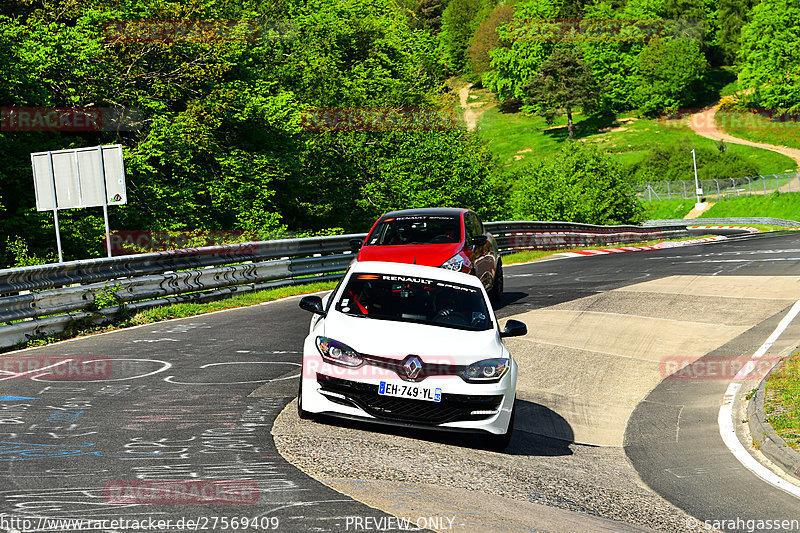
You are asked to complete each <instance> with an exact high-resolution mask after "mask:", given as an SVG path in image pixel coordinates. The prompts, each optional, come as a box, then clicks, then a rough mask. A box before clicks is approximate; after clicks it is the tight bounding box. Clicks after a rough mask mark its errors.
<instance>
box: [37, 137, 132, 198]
mask: <svg viewBox="0 0 800 533" xmlns="http://www.w3.org/2000/svg"><path fill="white" fill-rule="evenodd" d="M101 157H102V167H101V163H100V162H101ZM31 164H32V166H33V186H34V190H35V192H36V209H37V210H38V211H52V210H53V209H54V205H53V201H54V200H55V206H57V207H58V209H78V208H82V207H98V206H102V205H122V204H126V203H128V196H127V191H126V188H125V165H124V163H123V161H122V145H119V144H113V145H107V146H94V147H91V148H76V149H70V150H56V151H52V152H36V153H33V154H31ZM51 164H52V170H51ZM101 169H102V170H101ZM54 181H55V192H56V194H55V198H54V196H53V182H54Z"/></svg>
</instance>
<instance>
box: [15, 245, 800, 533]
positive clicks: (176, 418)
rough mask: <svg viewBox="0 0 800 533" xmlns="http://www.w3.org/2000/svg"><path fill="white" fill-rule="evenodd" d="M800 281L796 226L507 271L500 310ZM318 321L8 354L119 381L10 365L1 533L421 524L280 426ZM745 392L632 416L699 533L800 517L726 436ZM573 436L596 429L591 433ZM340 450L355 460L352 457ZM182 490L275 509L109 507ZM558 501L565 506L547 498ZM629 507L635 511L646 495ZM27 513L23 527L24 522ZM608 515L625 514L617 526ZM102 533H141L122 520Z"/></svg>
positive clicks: (172, 327) (745, 337) (647, 466)
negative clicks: (341, 487)
mask: <svg viewBox="0 0 800 533" xmlns="http://www.w3.org/2000/svg"><path fill="white" fill-rule="evenodd" d="M799 272H800V235H798V234H796V233H788V232H787V233H781V234H779V233H772V234H759V235H754V236H747V237H742V238H730V239H728V240H726V241H722V242H718V243H712V244H708V245H697V246H687V247H682V248H673V249H666V250H658V251H643V252H632V253H620V254H609V255H602V256H592V257H580V258H568V259H552V260H547V261H540V262H535V263H531V264H527V265H520V266H514V267H509V268H507V269H506V282H505V285H506V288H505V290H506V294H505V297H504V300H503V304H502V306H500V308H499V309H498V315H499V317H500V318H501V319H504V318H507V317H510V316H517V315H522V314H525V313H530V312H532V311H534V312H536V311H539V310H543V309H546V308H551V307H554V306H558V305H559V304H565V305H569V304H570V303H571V302H575V301H578V300H580V299H584V298H593V297H597V296H598V295H600V296H602V295H603V294H605V293H608V292H609V291H617V290H620V291H624V290H625V288H626V287H629V286H631V285H635V284H647V283H651V282H661V281H663V280H670V279H676V280H680V279H683V278H681V277H682V276H694V277H696V276H701V277H712V276H713V277H723V278H727V277H730V280H734V278H735V279H753V278H752V277H754V276H757V277H763V278H764V279H765V280H766V279H767V278H769V277H773V276H775V277H780V278H781V279H784V280H786V279H788V278H790V277H792V276H794V277H797V276H798V273H799ZM723 281H725V279H723ZM676 283H677V282H676ZM637 286H639V285H637ZM642 286H645V285H642ZM643 290H644V289H643ZM615 294H617V293H615ZM746 297H748V298H755V297H753V296H746ZM797 299H800V297H798V298H794V299H793V300H797ZM785 300H786V301H784V297H783V296H782V295H780V294H778V295H773V296H772V300H770V302H771V303H770V304H769V305H767V304H764V307H763V309H762V312H763V316H762V315H758V322H757V323H755V325H752V326H751V325H749V323H747V324H748V325H746V326H745V325H742V324H745V323H746V322H744V321H741V322H737V324H739V325H738V326H736V327H738V328H739V329H735V328H734V327H733V326H731V331H734V332H735V333H737V334H736V335H735V336H734V337H732V338H730V339H729V340H727V341H726V342H724V343H722V344H721V345H719V346H718V347H716V348H715V349H714V350H713V351H712V352H710V353H709V354H707V355H705V357H717V358H719V357H729V356H741V355H748V356H749V355H750V354H752V353H753V352H754V351H755V350H756V349H757V348H758V347H759V346H760V345H761V344H762V343H763V342H764V340H765V339H766V338H767V337H768V336H769V335H770V333H771V332H772V331H773V330H774V329H775V327H776V324H777V323H778V322H779V321H780V320H781V318H782V317H783V316H784V315H785V314H786V312H787V310H788V308H789V307H791V303H792V302H791V301H790V300H792V295H787V296H786V298H785ZM754 301H755V299H754ZM758 301H759V302H761V301H762V300H758ZM764 301H766V300H764ZM786 302H789V303H788V304H787V303H786ZM701 311H702V310H701ZM745 314H746V311H745ZM309 318H310V316H309V314H308V313H307V312H305V311H302V310H300V309H299V308H298V307H297V299H289V300H285V301H279V302H275V303H270V304H264V305H259V306H254V307H250V308H244V309H238V310H233V311H225V312H219V313H214V314H209V315H202V316H197V317H193V318H188V319H181V320H175V321H169V322H164V323H160V324H153V325H149V326H142V327H139V328H133V329H128V330H122V331H117V332H112V333H108V334H103V335H98V336H93V337H87V338H82V339H77V340H73V341H68V342H64V343H60V344H55V345H51V346H46V347H42V348H37V349H32V350H27V351H25V352H16V353H11V354H5V355H3V356H2V357H0V362H6V361H15V360H17V359H19V358H21V357H23V356H24V357H25V358H28V359H30V358H33V359H37V360H41V361H45V360H46V359H47V356H71V357H74V358H76V359H84V360H85V359H86V358H89V359H91V358H97V359H98V360H101V359H102V360H103V361H105V362H107V363H108V364H109V365H110V366H109V369H110V373H109V374H108V375H105V376H103V377H102V378H101V379H95V380H91V379H90V380H83V379H71V380H64V379H47V378H37V377H36V376H37V374H36V373H29V374H27V375H14V374H11V373H9V370H8V367H7V366H3V367H2V369H3V370H4V371H5V373H4V374H0V381H2V388H1V389H0V433H2V434H0V478H1V481H0V513H1V515H0V531H15V530H16V531H57V530H61V531H65V530H68V531H78V530H80V529H79V527H80V526H77V525H73V526H71V527H66V526H63V525H61V526H60V527H61V529H58V528H59V524H57V523H56V522H51V521H47V520H43V519H42V518H41V517H47V518H48V519H53V520H58V519H67V518H87V519H93V520H99V519H109V520H111V519H127V520H138V521H142V520H145V521H146V520H151V519H152V520H155V521H158V520H164V521H166V520H171V523H169V524H166V525H165V527H164V528H162V529H159V530H160V531H185V530H198V531H202V530H207V531H234V530H239V531H255V530H256V529H255V528H253V527H250V528H243V527H241V526H242V524H239V526H240V527H238V528H224V527H222V526H223V524H224V523H225V521H228V522H229V521H230V519H231V518H233V517H245V518H248V519H256V521H257V522H258V524H259V526H260V527H259V529H258V530H259V531H260V530H279V531H320V532H323V531H368V530H369V531H375V530H381V531H402V530H408V527H406V526H407V525H408V524H405V525H404V524H403V523H399V522H398V521H397V520H396V519H395V518H393V517H392V516H391V515H390V514H387V513H386V512H384V511H381V510H379V509H378V508H377V507H379V506H378V505H374V506H369V505H367V504H365V503H361V502H359V501H356V500H355V499H353V498H351V497H349V496H345V495H344V494H342V493H341V492H338V491H337V490H334V489H333V488H330V487H329V486H328V485H326V484H323V483H321V482H319V481H317V480H316V479H314V478H312V477H310V476H309V475H308V474H306V473H305V472H304V471H302V470H300V469H298V468H297V467H296V466H295V465H294V464H292V463H290V462H288V461H287V460H286V459H285V458H284V457H282V456H281V454H279V453H278V450H277V448H276V446H275V443H274V441H273V436H272V433H271V431H272V427H273V423H274V422H275V420H276V418H278V417H279V416H280V415H281V412H282V411H283V410H284V408H285V407H286V406H287V405H289V404H290V402H292V400H293V398H294V396H295V394H296V390H297V380H296V376H297V374H298V368H299V360H300V354H299V350H300V348H301V343H302V339H303V338H304V336H305V334H306V332H307V328H308V321H309ZM740 330H741V333H739V331H740ZM534 333H535V332H534ZM782 338H784V339H786V340H785V341H784V345H785V346H783V348H786V347H787V346H788V344H791V343H794V344H792V346H796V344H797V342H796V341H797V340H798V339H800V327H796V326H795V325H792V326H791V327H790V328H789V329H788V330H787V331H786V333H784V336H783V337H782ZM728 382H729V380H728V381H726V380H672V379H666V380H664V381H662V382H661V383H660V384H658V385H657V386H655V388H653V389H652V390H650V392H649V393H648V394H647V395H646V397H644V398H640V400H642V401H640V402H639V403H638V404H637V405H636V406H635V409H633V412H632V415H630V419H629V421H628V424H627V426H626V427H624V442H623V447H622V448H621V449H622V450H624V454H625V455H627V457H628V460H629V463H630V465H632V467H633V468H635V471H636V472H638V476H640V479H641V481H642V482H644V484H646V486H647V487H649V488H650V489H652V491H655V492H656V493H657V494H658V495H660V497H662V498H663V499H664V500H666V501H667V502H669V503H671V504H673V505H675V506H676V507H677V508H679V509H682V510H683V511H686V512H687V513H688V514H689V515H691V516H693V517H694V518H696V519H697V521H696V523H694V524H689V523H687V524H686V527H687V529H686V530H702V528H701V527H699V526H702V521H704V520H723V519H727V520H730V519H733V520H735V519H737V518H739V519H741V520H742V521H744V520H748V519H750V520H759V519H760V520H766V519H795V520H798V519H800V501H798V500H797V499H796V498H794V497H793V496H791V495H789V494H787V493H785V492H783V491H781V490H779V489H776V488H773V487H772V486H770V485H768V484H766V483H765V482H763V481H761V480H760V479H758V478H757V477H755V476H754V475H753V474H752V473H750V472H749V471H748V470H747V469H745V468H744V467H743V466H742V465H741V464H740V463H739V462H738V460H737V459H736V458H735V457H734V456H733V455H732V454H731V453H730V452H729V451H728V449H727V448H726V447H725V445H724V444H723V442H722V438H721V437H720V433H719V428H718V425H717V416H718V413H719V409H720V405H721V403H722V398H723V395H724V393H725V390H726V387H727V385H728ZM531 412H532V413H533V412H536V411H531ZM287 413H289V411H287ZM556 414H558V413H556ZM284 416H286V415H285V414H284ZM626 416H627V415H626ZM565 418H566V419H567V420H568V421H569V420H570V418H569V417H568V416H566V415H565ZM518 422H519V421H518ZM311 424H316V425H318V426H321V427H324V426H325V424H324V423H313V422H312V423H311ZM356 429H358V430H362V429H363V428H356ZM574 429H575V432H576V433H575V434H576V435H579V429H580V428H578V427H575V428H574ZM348 430H349V429H348V428H347V427H339V428H337V431H345V432H346V431H348ZM354 431H355V430H354ZM376 435H377V436H378V437H379V438H382V436H383V435H391V433H388V434H387V433H381V432H377V433H376ZM528 435H529V434H528V433H526V432H524V431H519V432H515V435H514V441H512V446H511V452H509V453H508V454H505V457H502V456H501V459H505V460H507V461H509V462H513V461H514V460H515V456H514V453H513V452H514V450H519V449H521V448H522V447H525V446H531V447H535V446H539V443H538V442H537V443H527V444H526V442H525V441H524V439H526V438H528ZM425 438H430V437H428V436H426V437H425ZM434 438H435V437H434ZM443 441H444V442H447V439H446V438H443ZM575 441H576V442H574V443H569V442H568V443H567V445H568V447H569V448H573V449H574V448H576V447H579V448H584V447H585V448H586V449H587V450H589V451H591V450H592V449H593V448H591V447H588V446H584V445H583V444H580V442H581V440H580V438H577V437H576V439H575ZM443 449H445V448H443ZM447 449H449V448H447ZM462 449H463V447H462ZM617 449H620V448H619V447H617ZM309 453H312V454H313V453H314V451H313V450H310V451H309ZM317 453H322V452H321V451H320V452H317ZM340 453H341V454H342V456H345V455H346V454H347V453H348V450H347V449H343V450H341V451H340ZM576 455H579V454H576ZM564 456H565V457H564V459H563V470H562V471H561V473H560V474H559V475H560V476H563V479H564V481H565V483H567V482H569V478H570V477H571V475H572V474H571V472H570V464H571V463H570V462H569V461H570V460H571V459H570V457H569V453H566V454H564ZM323 460H324V461H327V462H328V463H330V462H335V461H336V460H337V457H336V456H335V454H326V455H325V457H319V461H323ZM598 468H599V469H602V465H598ZM177 480H199V481H206V482H207V481H210V480H216V481H220V482H222V481H228V482H238V483H245V484H247V486H249V487H251V488H253V489H254V490H255V492H256V496H257V500H258V501H257V503H252V500H247V501H249V502H251V503H247V502H243V503H240V502H238V501H236V502H232V503H226V502H219V503H204V504H198V503H175V502H160V503H159V502H156V503H153V502H151V501H139V500H137V501H133V500H125V501H116V500H113V499H111V500H110V499H109V498H108V494H109V492H108V491H109V486H112V487H113V486H117V485H119V484H123V485H125V484H128V486H131V485H135V484H136V483H146V482H168V481H177ZM553 490H557V489H555V488H554V489H553ZM244 500H246V498H244V499H243V501H244ZM364 500H365V499H364ZM542 501H543V502H544V504H545V505H550V503H548V502H550V500H547V498H544V499H542ZM553 501H555V500H553ZM622 505H629V506H631V507H632V508H633V507H636V506H637V502H636V501H631V502H625V503H623V504H622ZM565 508H566V507H565ZM572 509H573V511H574V512H576V513H578V516H585V517H586V520H587V523H589V521H590V520H594V521H593V522H591V523H592V524H593V526H592V527H591V528H587V529H586V530H605V531H634V530H636V531H644V530H647V528H649V527H652V528H653V529H660V530H672V529H674V528H672V526H670V527H669V528H667V527H666V526H662V525H661V523H660V522H658V523H657V522H655V521H654V522H653V523H649V524H648V523H642V522H643V519H641V518H638V519H636V520H631V521H626V520H624V519H621V518H620V517H617V516H610V515H607V514H606V513H604V512H603V510H602V509H600V508H599V507H598V508H596V509H592V508H590V507H588V506H583V507H581V508H580V509H578V510H577V511H575V509H574V508H572ZM498 512H499V513H501V512H504V511H503V510H502V509H498ZM581 513H582V514H581ZM12 518H14V519H15V520H16V522H13V523H12V522H9V520H10V519H12ZM418 518H424V519H425V520H423V521H422V522H421V525H422V526H425V527H423V529H435V530H448V529H451V527H449V525H448V523H447V522H445V521H443V519H444V518H445V517H444V516H425V517H420V516H415V519H418ZM22 519H27V520H28V522H25V523H22V522H21V521H20V520H22ZM223 519H224V520H225V521H223ZM597 519H603V520H605V519H608V522H607V524H606V525H605V526H602V527H601V526H598V525H597V524H598V523H599V522H597ZM611 519H613V521H612V520H611ZM3 520H5V522H3ZM180 520H183V522H181V523H179V521H180ZM187 520H192V521H194V522H193V526H194V527H187V524H186V521H187ZM95 525H96V524H95ZM417 525H420V524H417ZM251 526H252V525H251ZM595 528H597V529H595ZM723 529H724V530H726V531H728V530H730V531H739V530H742V531H747V530H748V529H747V528H746V527H745V528H738V529H737V528H723ZM87 530H88V529H87ZM92 530H101V531H126V530H131V529H130V528H128V529H126V528H125V527H123V526H121V525H119V524H117V525H116V527H112V526H111V525H106V526H105V527H102V528H99V529H98V528H94V529H92ZM151 530H152V529H151ZM525 530H528V531H543V530H548V531H559V529H558V528H557V527H555V528H554V527H549V528H544V527H540V526H537V518H536V517H533V516H532V517H531V518H530V525H529V527H527V528H526V529H525ZM570 530H572V529H570ZM774 530H775V529H773V531H774Z"/></svg>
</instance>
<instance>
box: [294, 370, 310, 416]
mask: <svg viewBox="0 0 800 533" xmlns="http://www.w3.org/2000/svg"><path fill="white" fill-rule="evenodd" d="M297 417H298V418H300V419H301V420H311V413H309V412H308V411H305V410H304V409H303V378H300V386H298V387H297Z"/></svg>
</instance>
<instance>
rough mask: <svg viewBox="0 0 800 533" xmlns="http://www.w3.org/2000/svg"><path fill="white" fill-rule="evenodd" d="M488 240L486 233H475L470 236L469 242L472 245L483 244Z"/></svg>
mask: <svg viewBox="0 0 800 533" xmlns="http://www.w3.org/2000/svg"><path fill="white" fill-rule="evenodd" d="M488 240H489V237H487V236H486V235H475V236H473V237H472V241H471V244H472V245H473V246H483V245H484V244H486V242H487V241H488Z"/></svg>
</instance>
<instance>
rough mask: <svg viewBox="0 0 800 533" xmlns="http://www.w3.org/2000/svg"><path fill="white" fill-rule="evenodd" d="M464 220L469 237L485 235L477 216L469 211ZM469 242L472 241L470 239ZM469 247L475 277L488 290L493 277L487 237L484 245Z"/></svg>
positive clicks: (492, 258)
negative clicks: (471, 251) (468, 230)
mask: <svg viewBox="0 0 800 533" xmlns="http://www.w3.org/2000/svg"><path fill="white" fill-rule="evenodd" d="M464 219H465V220H464V222H465V224H464V225H465V226H467V227H469V228H470V234H471V235H485V232H484V229H483V224H481V222H480V220H479V219H478V215H476V214H475V213H473V212H472V211H470V212H468V213H466V215H465V217H464ZM471 241H472V239H471V238H470V242H471ZM471 246H472V250H473V255H472V262H473V264H474V265H475V275H477V276H478V278H480V280H481V281H482V282H483V286H484V287H487V288H488V287H490V286H491V284H492V276H493V275H494V256H493V255H492V254H491V249H492V246H491V243H490V242H489V240H488V235H487V241H486V242H485V243H484V244H481V245H471Z"/></svg>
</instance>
